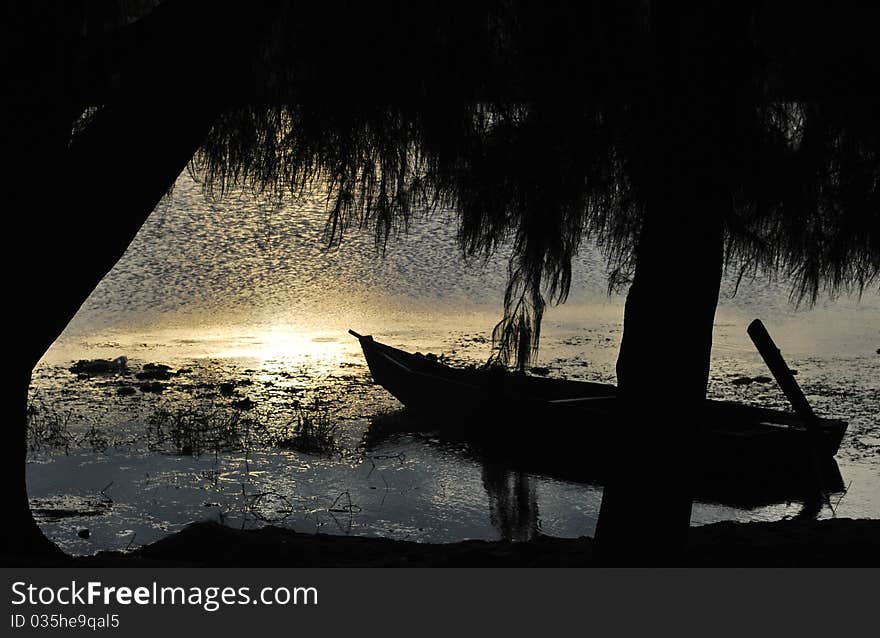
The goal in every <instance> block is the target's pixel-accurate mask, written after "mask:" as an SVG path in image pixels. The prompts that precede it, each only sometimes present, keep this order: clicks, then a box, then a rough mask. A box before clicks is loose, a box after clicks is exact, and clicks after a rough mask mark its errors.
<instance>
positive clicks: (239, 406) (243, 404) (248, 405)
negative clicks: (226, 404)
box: [232, 397, 257, 410]
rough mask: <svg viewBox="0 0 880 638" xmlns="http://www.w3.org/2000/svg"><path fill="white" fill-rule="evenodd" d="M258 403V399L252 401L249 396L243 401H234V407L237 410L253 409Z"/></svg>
mask: <svg viewBox="0 0 880 638" xmlns="http://www.w3.org/2000/svg"><path fill="white" fill-rule="evenodd" d="M256 405H257V403H256V401H252V400H251V399H250V398H249V397H245V398H243V399H242V400H241V401H233V402H232V407H233V408H235V409H236V410H253V409H254V406H256Z"/></svg>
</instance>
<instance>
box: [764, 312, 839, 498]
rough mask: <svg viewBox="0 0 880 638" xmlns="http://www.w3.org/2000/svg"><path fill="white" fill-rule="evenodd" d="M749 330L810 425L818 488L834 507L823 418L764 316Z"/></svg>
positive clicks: (794, 406)
mask: <svg viewBox="0 0 880 638" xmlns="http://www.w3.org/2000/svg"><path fill="white" fill-rule="evenodd" d="M748 333H749V337H751V338H752V343H754V344H755V347H756V348H757V349H758V352H759V353H760V354H761V357H762V358H763V359H764V363H766V364H767V367H768V368H770V372H771V373H772V374H773V377H774V378H775V379H776V383H778V384H779V387H780V388H782V391H783V392H784V393H785V396H786V397H787V398H788V401H789V403H791V405H792V407H793V408H794V411H795V412H796V413H797V415H798V417H800V420H801V422H802V423H803V424H804V428H806V431H807V440H808V443H809V445H808V446H807V447H808V448H809V456H810V464H811V465H812V468H813V472H814V476H815V479H816V487H817V488H818V489H819V491H820V493H821V495H822V498H823V500H824V501H825V502H826V503H827V504H828V506H829V507H830V506H831V502H830V500H829V499H828V494H827V492H825V487H824V485H823V481H822V467H821V464H820V459H821V458H824V457H825V456H827V450H826V446H825V439H824V438H823V436H822V432H821V430H820V427H819V419H818V417H816V413H815V412H813V408H812V406H811V405H810V403H809V401H807V397H806V396H804V392H803V390H801V386H800V385H798V382H797V381H796V380H795V378H794V375H793V374H792V373H791V370H790V369H789V367H788V364H786V363H785V359H783V357H782V352H781V351H780V350H779V348H777V347H776V344H775V343H774V342H773V339H772V338H771V337H770V333H769V332H767V328H765V327H764V324H763V323H762V322H761V320H760V319H755V320H754V321H753V322H752V323H750V324H749V327H748Z"/></svg>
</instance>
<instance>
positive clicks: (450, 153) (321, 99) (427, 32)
mask: <svg viewBox="0 0 880 638" xmlns="http://www.w3.org/2000/svg"><path fill="white" fill-rule="evenodd" d="M571 4H577V6H566V7H547V6H542V5H539V4H537V3H532V2H526V1H514V0H509V1H498V2H493V1H488V0H486V1H484V2H474V3H469V4H468V7H467V8H457V9H456V10H454V11H453V10H452V9H450V8H449V7H448V6H444V5H442V4H441V3H420V4H418V5H416V4H413V3H404V2H400V3H380V4H379V5H375V4H367V3H360V2H321V3H290V4H289V5H284V6H283V9H282V11H281V14H280V15H279V18H278V19H277V21H276V24H275V28H274V29H273V32H272V34H271V36H270V37H269V38H268V39H267V41H266V43H265V46H264V47H263V49H262V50H261V52H260V55H259V56H258V58H257V60H256V61H255V63H254V76H253V87H254V88H253V93H252V94H251V95H246V96H242V97H243V99H242V100H241V103H240V104H236V105H233V106H231V107H230V108H229V109H228V111H227V112H226V114H225V115H224V116H223V117H222V118H221V119H220V120H219V121H218V122H217V123H216V125H215V126H214V129H213V131H212V133H211V135H210V137H209V139H208V140H207V141H206V142H205V144H204V146H203V148H202V150H201V152H200V153H199V154H198V156H197V157H196V158H195V160H194V168H195V171H196V172H197V174H198V175H200V176H202V177H203V178H204V180H205V184H206V186H207V188H209V189H211V190H213V191H214V192H215V193H222V192H224V191H225V190H227V189H228V188H230V187H232V186H238V185H248V186H251V187H253V188H256V189H258V190H261V191H270V192H286V191H290V190H292V191H294V192H301V191H304V190H307V189H310V188H313V187H316V186H320V187H324V188H326V189H327V192H328V193H329V199H328V210H329V223H328V230H329V235H330V238H331V240H333V241H335V240H338V239H339V238H340V236H341V234H342V232H343V231H344V229H346V228H347V227H349V226H350V225H352V224H357V225H361V226H370V227H372V228H373V229H374V230H375V233H376V241H377V243H378V244H379V245H380V246H381V245H384V243H385V242H386V241H388V238H389V237H391V236H392V235H393V234H394V233H396V232H397V231H399V230H401V229H403V228H405V227H406V224H407V221H408V220H409V219H410V216H411V215H412V214H414V213H418V212H420V211H427V210H431V209H433V208H435V207H437V206H444V207H450V208H453V209H454V210H456V211H457V212H458V215H459V220H460V226H459V239H460V243H461V247H462V249H463V250H464V251H465V253H467V254H469V255H488V254H491V253H492V252H493V251H495V250H496V249H498V247H499V246H500V245H502V244H503V243H505V242H511V245H512V256H511V258H510V266H509V284H508V289H507V293H506V295H505V300H504V306H505V312H504V319H503V320H502V321H501V323H499V325H498V327H497V329H496V332H495V337H496V345H497V346H498V352H499V355H500V357H501V359H502V360H504V361H505V362H507V361H508V359H509V358H510V357H511V356H513V357H516V358H517V359H518V362H519V364H520V365H521V366H522V365H525V363H526V362H527V361H528V359H529V356H530V355H531V354H533V353H534V351H535V348H537V344H538V340H539V336H540V324H541V316H542V313H543V311H544V308H545V304H546V303H555V302H562V301H564V300H565V298H566V295H567V294H568V291H569V287H570V284H571V263H572V259H573V257H574V256H575V255H576V254H577V252H578V249H579V247H580V245H581V242H582V241H584V240H585V239H589V240H591V241H594V242H597V243H598V245H599V246H600V247H601V248H602V249H603V250H604V251H605V254H606V256H607V258H608V261H609V265H610V267H611V269H612V270H613V271H614V272H615V273H616V275H617V277H618V278H619V280H626V277H627V275H628V274H630V273H631V270H632V264H633V263H634V261H633V255H634V250H635V247H636V246H637V243H638V238H639V232H640V229H641V227H642V223H643V221H644V216H645V214H647V213H646V210H648V209H647V207H646V206H645V198H646V193H648V192H649V190H650V189H649V187H648V185H649V184H650V183H651V180H652V179H654V177H653V176H652V174H653V173H652V171H653V170H654V168H656V165H657V162H658V161H662V158H663V157H664V155H665V154H668V155H670V156H673V155H674V156H676V157H677V160H678V161H683V160H684V161H686V160H687V158H686V157H685V158H682V157H681V155H682V154H684V153H689V152H691V151H692V147H687V148H678V147H677V146H676V144H675V140H674V139H673V140H670V139H669V136H668V135H666V134H665V133H663V132H661V131H658V130H657V129H658V120H657V119H656V118H655V117H654V115H653V113H654V112H655V111H656V110H657V105H658V104H662V102H663V99H664V96H668V95H677V94H676V91H679V89H680V88H682V87H683V90H685V91H692V92H693V93H692V97H693V99H696V100H703V99H705V100H706V105H707V106H706V108H707V109H711V108H712V106H711V105H712V104H718V103H720V104H723V106H724V108H721V109H719V110H718V115H717V122H714V123H713V126H714V127H715V129H716V130H717V131H720V133H719V134H717V135H713V139H712V140H711V141H707V144H710V143H711V144H714V145H716V146H717V147H716V148H714V151H713V149H709V150H710V151H713V152H710V153H708V154H707V155H711V156H712V158H713V159H712V161H713V165H712V166H713V170H715V171H716V172H717V174H718V175H719V179H718V183H719V185H720V186H719V188H723V189H725V192H729V195H730V198H731V200H732V201H733V206H732V207H731V208H730V209H728V210H726V211H723V212H722V211H706V214H709V215H711V214H723V215H724V216H725V219H724V221H725V225H726V232H727V235H726V236H727V251H726V258H727V263H728V265H729V267H731V268H735V269H738V270H740V271H741V272H742V273H743V274H745V275H756V274H761V273H764V274H771V275H772V274H780V275H783V276H785V277H788V278H791V280H792V281H793V282H794V289H793V293H792V294H793V297H794V298H795V299H796V300H801V299H806V300H808V301H814V300H815V299H816V298H817V296H818V295H820V294H821V293H827V294H831V295H834V294H837V293H839V292H841V291H849V290H857V291H861V290H863V289H865V288H866V287H868V286H871V285H873V284H874V283H875V282H876V281H877V277H878V272H880V216H878V211H880V201H878V197H880V193H878V185H880V124H878V119H877V117H876V113H877V106H878V104H877V102H876V101H873V100H871V99H868V98H866V97H864V96H861V97H859V98H858V99H855V98H846V97H844V98H842V99H841V98H840V97H839V96H837V97H833V98H829V96H828V94H827V93H828V91H832V92H833V90H834V89H833V87H831V86H830V85H828V86H826V85H827V83H828V82H831V80H828V79H827V78H826V79H822V78H824V77H825V76H822V77H820V79H819V80H817V81H816V82H817V83H813V84H809V82H805V81H804V80H803V78H804V77H805V76H806V74H805V73H803V72H802V71H803V67H804V66H809V64H810V60H811V57H810V56H811V55H812V53H813V52H811V51H806V53H804V55H803V56H802V57H798V54H797V47H795V46H793V45H792V46H788V47H786V46H783V45H781V44H779V42H780V41H781V40H785V39H786V38H789V39H791V38H796V37H797V34H798V33H800V31H798V29H801V30H803V28H804V24H807V25H809V26H810V27H811V28H813V29H814V30H821V29H823V28H826V27H823V26H822V24H823V20H824V19H825V17H826V16H823V15H821V13H815V12H814V13H809V11H813V10H812V9H810V10H808V9H802V8H801V7H800V5H797V4H794V5H792V6H788V5H787V4H786V5H785V6H781V8H778V9H772V10H768V9H765V8H755V7H753V6H751V5H749V4H748V3H742V4H741V5H737V6H735V7H732V8H729V9H727V10H726V12H722V13H720V14H719V15H715V14H710V13H709V12H708V11H707V10H704V9H693V10H692V11H691V12H690V13H677V14H675V15H673V16H672V19H670V17H669V15H667V14H664V13H663V12H662V10H661V9H658V8H656V7H655V4H657V3H653V2H619V3H600V2H593V3H589V2H587V3H571ZM731 4H736V3H731ZM783 4H785V3H783ZM829 10H830V9H829ZM785 11H789V12H791V15H793V16H795V17H798V16H800V20H801V21H800V22H798V21H797V20H795V19H794V18H792V19H791V20H788V18H786V17H785ZM768 12H769V13H768ZM798 12H800V13H798ZM805 12H807V13H809V15H806V16H805V17H804V16H803V15H802V14H804V13H805ZM670 24H672V25H673V26H674V29H673V33H672V35H671V36H670V34H669V33H668V31H669V30H670V26H669V25H670ZM841 24H843V23H841ZM846 24H849V23H846ZM768 25H769V26H768ZM792 25H793V26H792ZM827 28H828V29H831V30H833V29H834V28H835V27H833V25H832V26H829V27H827ZM768 30H769V35H768V33H767V31H768ZM806 32H807V33H808V35H810V34H811V32H810V31H809V30H807V31H806ZM826 35H827V34H826ZM844 35H845V34H843V35H841V33H838V32H837V31H834V32H833V33H831V36H830V44H828V46H831V47H833V46H835V45H836V43H837V44H839V43H840V42H841V41H842V39H843V38H844ZM810 37H812V35H810ZM664 38H666V39H665V40H664ZM670 38H672V39H673V40H674V41H675V42H677V43H684V44H676V47H677V48H676V49H675V51H676V53H675V56H677V57H670V54H669V47H668V44H664V42H667V41H668V40H669V39H670ZM797 42H798V43H800V45H801V46H802V47H807V46H811V45H809V43H804V41H803V39H802V40H797ZM768 43H769V44H768ZM777 45H778V46H777ZM664 47H665V48H664ZM792 50H795V53H794V54H792V53H791V51H792ZM682 51H683V53H682ZM670 61H671V62H670ZM670 64H672V65H673V67H674V68H672V69H670V68H669V65H670ZM829 64H830V63H829ZM664 65H666V66H664ZM704 77H705V78H707V79H706V80H705V81H704ZM828 77H831V75H830V74H829V75H828ZM681 78H684V79H681ZM822 82H825V83H826V84H825V85H823V84H822ZM728 87H730V88H728ZM826 89H828V91H826ZM713 91H714V92H715V93H716V94H712V95H709V94H710V93H712V92H713ZM725 91H726V92H725ZM719 92H720V93H719ZM719 95H720V97H719ZM683 99H689V98H687V97H686V98H683ZM706 117H707V118H711V117H715V116H714V113H713V112H709V113H708V114H707V115H706ZM646 158H647V159H646ZM658 158H659V159H658ZM693 161H702V158H694V160H693ZM652 162H653V163H652ZM731 211H732V212H731ZM652 214H658V213H652Z"/></svg>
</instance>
